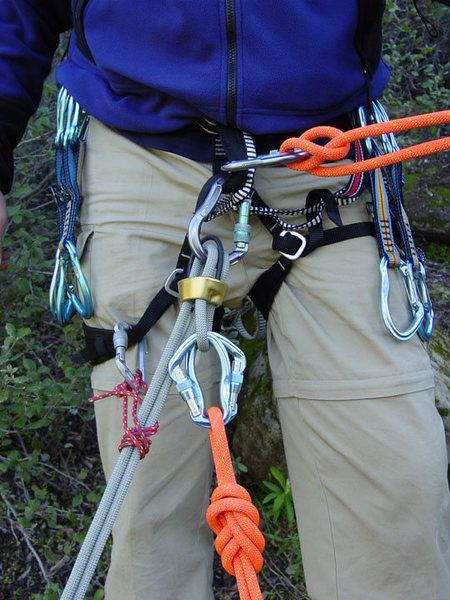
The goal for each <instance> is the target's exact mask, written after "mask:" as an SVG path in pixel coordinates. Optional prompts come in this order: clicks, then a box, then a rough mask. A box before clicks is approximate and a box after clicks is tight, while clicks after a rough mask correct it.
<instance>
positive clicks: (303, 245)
mask: <svg viewBox="0 0 450 600" xmlns="http://www.w3.org/2000/svg"><path fill="white" fill-rule="evenodd" d="M288 233H289V234H290V235H293V236H294V237H296V238H298V239H299V240H300V246H299V247H298V248H297V250H296V251H295V252H294V254H289V253H288V252H280V253H281V254H282V255H283V256H284V257H286V258H288V259H289V260H297V258H299V257H300V256H301V255H302V254H303V251H304V250H305V248H306V243H307V240H306V238H305V236H304V235H302V234H301V233H299V232H298V231H291V230H290V229H284V230H283V231H282V232H281V233H280V237H285V236H286V235H287V234H288Z"/></svg>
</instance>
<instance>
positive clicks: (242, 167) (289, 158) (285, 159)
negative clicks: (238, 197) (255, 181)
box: [221, 150, 311, 173]
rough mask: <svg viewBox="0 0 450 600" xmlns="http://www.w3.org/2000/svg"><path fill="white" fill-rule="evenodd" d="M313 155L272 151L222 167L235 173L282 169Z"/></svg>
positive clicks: (300, 151) (299, 152)
mask: <svg viewBox="0 0 450 600" xmlns="http://www.w3.org/2000/svg"><path fill="white" fill-rule="evenodd" d="M310 157H311V155H310V154H309V152H305V150H292V151H291V152H280V151H279V150H271V151H270V152H269V154H261V155H260V156H257V157H256V158H247V159H244V160H232V161H230V162H227V163H225V164H223V165H222V167H221V169H222V171H227V172H229V173H234V172H235V171H246V170H247V169H259V168H261V167H282V166H284V165H288V164H290V163H293V162H297V161H298V160H306V159H307V158H310Z"/></svg>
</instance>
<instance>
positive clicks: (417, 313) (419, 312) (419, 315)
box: [379, 256, 425, 341]
mask: <svg viewBox="0 0 450 600" xmlns="http://www.w3.org/2000/svg"><path fill="white" fill-rule="evenodd" d="M379 268H380V276H381V314H382V317H383V321H384V324H385V325H386V328H387V330H388V331H389V333H390V334H391V335H392V336H393V337H394V338H396V339H397V340H399V341H406V340H409V339H410V338H412V336H413V335H414V334H415V333H416V332H417V331H418V329H419V327H420V326H421V324H422V322H423V319H424V315H425V311H424V307H423V305H422V302H421V301H420V300H419V299H418V297H417V290H416V286H415V283H414V275H413V270H412V266H411V264H410V263H409V262H405V261H403V260H400V262H399V264H398V266H396V267H395V269H396V270H398V271H399V272H400V274H401V275H402V277H403V282H404V283H405V286H406V294H407V296H408V302H409V306H410V309H411V313H412V317H413V318H412V320H411V322H410V323H409V325H408V327H407V328H406V329H405V330H403V331H401V330H400V329H398V328H397V327H396V325H395V323H394V321H393V319H392V315H391V311H390V308H389V291H390V282H389V273H388V259H387V258H386V257H385V256H383V257H382V258H381V260H380V267H379Z"/></svg>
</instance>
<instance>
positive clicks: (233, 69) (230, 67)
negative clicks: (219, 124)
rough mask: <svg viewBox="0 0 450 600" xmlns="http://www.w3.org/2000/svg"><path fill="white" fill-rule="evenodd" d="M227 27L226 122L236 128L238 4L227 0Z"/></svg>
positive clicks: (232, 0)
mask: <svg viewBox="0 0 450 600" xmlns="http://www.w3.org/2000/svg"><path fill="white" fill-rule="evenodd" d="M225 11H226V26H227V43H228V58H227V61H228V63H227V96H226V105H225V107H226V113H225V115H226V120H227V124H228V125H230V126H232V127H236V119H237V35H236V2H235V0H225Z"/></svg>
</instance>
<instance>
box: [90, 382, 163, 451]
mask: <svg viewBox="0 0 450 600" xmlns="http://www.w3.org/2000/svg"><path fill="white" fill-rule="evenodd" d="M141 387H142V389H143V391H144V393H147V389H148V386H147V384H146V383H145V381H143V379H142V373H141V372H140V371H136V374H135V376H134V388H132V387H131V385H130V384H129V383H128V382H127V381H126V380H125V381H123V382H122V383H119V384H118V385H117V386H116V387H115V388H114V389H113V390H112V391H111V392H106V393H105V394H100V395H99V396H93V397H92V398H89V402H96V401H97V400H102V399H103V398H110V397H111V396H117V397H118V398H123V403H122V423H123V429H124V431H125V433H124V435H123V438H122V441H121V442H120V445H119V452H122V450H123V449H124V448H127V447H128V446H135V447H136V448H138V450H139V454H140V457H141V459H142V458H144V457H145V456H146V455H147V454H148V451H149V450H150V444H151V443H152V442H151V439H150V437H151V436H152V435H155V433H156V432H157V431H158V427H159V424H158V422H156V423H155V425H153V426H152V427H143V426H142V425H141V424H140V422H139V419H138V415H137V413H138V409H139V407H140V405H141V404H142V398H141V397H140V396H139V390H140V389H141ZM128 398H133V406H132V409H131V416H132V419H133V424H134V427H128Z"/></svg>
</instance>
